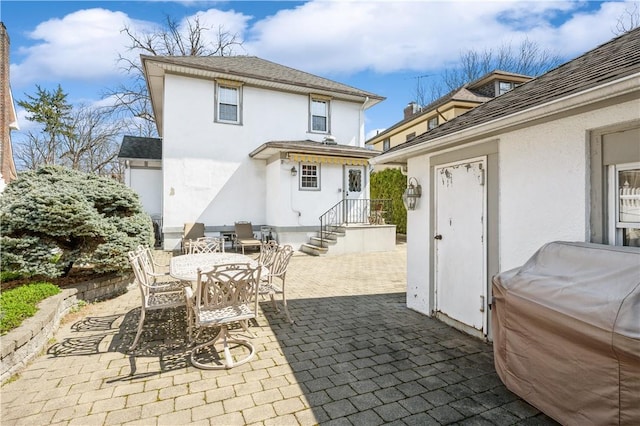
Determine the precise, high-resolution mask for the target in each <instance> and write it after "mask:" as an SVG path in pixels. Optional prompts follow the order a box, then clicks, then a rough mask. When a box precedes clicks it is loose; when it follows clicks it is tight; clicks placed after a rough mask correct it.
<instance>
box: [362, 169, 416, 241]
mask: <svg viewBox="0 0 640 426" xmlns="http://www.w3.org/2000/svg"><path fill="white" fill-rule="evenodd" d="M406 187H407V177H406V176H405V175H403V174H402V172H401V171H400V169H384V170H380V171H379V172H373V173H371V198H374V199H375V198H390V199H391V205H392V217H391V219H392V221H393V223H394V224H395V225H396V232H397V233H400V234H406V233H407V210H406V209H405V207H404V204H403V202H402V193H403V192H404V190H405V189H406Z"/></svg>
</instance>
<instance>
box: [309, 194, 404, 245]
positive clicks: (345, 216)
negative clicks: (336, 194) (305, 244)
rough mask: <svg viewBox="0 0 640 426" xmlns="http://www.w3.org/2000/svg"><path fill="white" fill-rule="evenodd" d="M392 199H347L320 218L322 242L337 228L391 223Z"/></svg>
mask: <svg viewBox="0 0 640 426" xmlns="http://www.w3.org/2000/svg"><path fill="white" fill-rule="evenodd" d="M391 207H392V204H391V199H363V200H349V199H345V200H342V201H340V202H338V203H337V204H335V205H334V206H332V207H331V208H330V209H329V210H327V211H326V212H325V213H324V214H323V215H322V216H320V242H321V243H324V240H325V239H326V238H325V236H326V234H327V233H328V232H331V231H333V230H334V229H335V228H337V227H340V226H343V225H349V224H369V225H384V224H388V223H391V218H392V215H391V213H392V212H391Z"/></svg>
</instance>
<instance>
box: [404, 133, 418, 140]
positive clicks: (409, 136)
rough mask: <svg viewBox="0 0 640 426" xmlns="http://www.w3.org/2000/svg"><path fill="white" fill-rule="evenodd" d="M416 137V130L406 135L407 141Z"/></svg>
mask: <svg viewBox="0 0 640 426" xmlns="http://www.w3.org/2000/svg"><path fill="white" fill-rule="evenodd" d="M415 137H416V132H411V133H409V134H408V135H407V136H406V139H405V141H409V140H411V139H413V138H415Z"/></svg>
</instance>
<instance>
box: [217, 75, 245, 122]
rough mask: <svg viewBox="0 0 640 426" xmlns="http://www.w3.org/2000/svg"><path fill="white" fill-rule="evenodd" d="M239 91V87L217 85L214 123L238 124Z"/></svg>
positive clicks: (240, 89) (240, 88)
mask: <svg viewBox="0 0 640 426" xmlns="http://www.w3.org/2000/svg"><path fill="white" fill-rule="evenodd" d="M241 91H242V87H241V86H231V85H225V84H221V83H218V84H217V90H216V96H217V99H216V121H218V122H221V123H233V124H238V123H240V98H241Z"/></svg>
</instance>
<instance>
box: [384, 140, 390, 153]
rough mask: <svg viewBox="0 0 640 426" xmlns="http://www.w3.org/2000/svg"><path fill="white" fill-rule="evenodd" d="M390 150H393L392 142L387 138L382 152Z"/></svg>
mask: <svg viewBox="0 0 640 426" xmlns="http://www.w3.org/2000/svg"><path fill="white" fill-rule="evenodd" d="M389 148H391V141H390V140H389V138H386V139H385V140H383V141H382V151H383V152H385V151H389Z"/></svg>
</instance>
